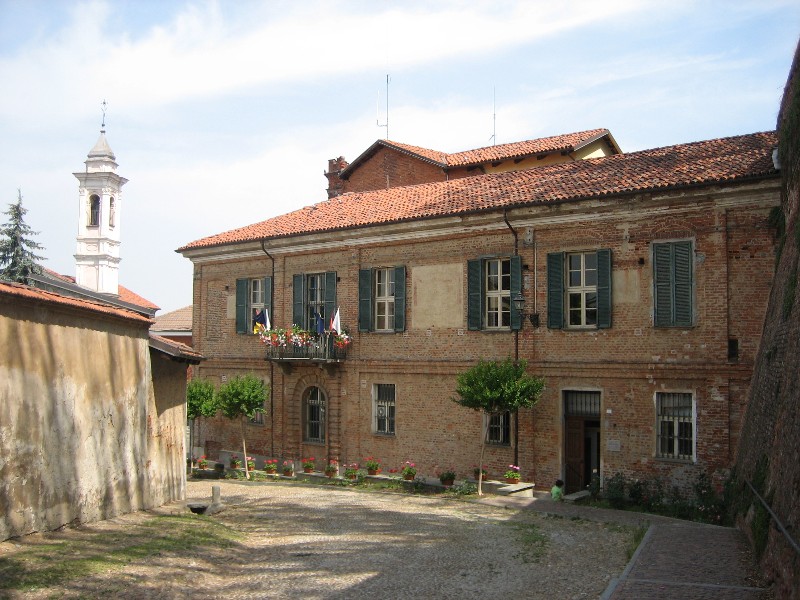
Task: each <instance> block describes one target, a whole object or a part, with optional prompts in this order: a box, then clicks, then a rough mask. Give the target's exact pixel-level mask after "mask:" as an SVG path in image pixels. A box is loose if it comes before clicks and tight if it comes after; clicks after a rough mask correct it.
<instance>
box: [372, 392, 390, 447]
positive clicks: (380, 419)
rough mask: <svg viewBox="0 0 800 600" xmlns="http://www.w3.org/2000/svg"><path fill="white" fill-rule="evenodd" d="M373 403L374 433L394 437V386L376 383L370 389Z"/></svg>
mask: <svg viewBox="0 0 800 600" xmlns="http://www.w3.org/2000/svg"><path fill="white" fill-rule="evenodd" d="M372 394H373V398H374V402H375V413H374V414H375V433H383V434H385V435H394V409H395V385H394V384H393V383H376V384H375V385H374V386H373V387H372Z"/></svg>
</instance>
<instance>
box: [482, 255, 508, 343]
mask: <svg viewBox="0 0 800 600" xmlns="http://www.w3.org/2000/svg"><path fill="white" fill-rule="evenodd" d="M483 282H484V294H485V297H486V305H485V306H486V313H485V315H484V323H485V324H486V328H487V329H498V328H501V327H503V328H507V327H510V326H511V260H510V259H508V258H493V259H487V260H485V261H484V279H483Z"/></svg>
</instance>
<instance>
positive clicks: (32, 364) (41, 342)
mask: <svg viewBox="0 0 800 600" xmlns="http://www.w3.org/2000/svg"><path fill="white" fill-rule="evenodd" d="M73 304H76V305H77V304H80V302H79V301H75V302H74V303H73ZM111 312H113V311H111ZM141 321H142V322H140V321H137V320H127V319H124V318H119V317H113V316H109V315H102V314H98V313H97V312H94V311H92V310H87V309H85V308H80V307H76V306H61V305H55V304H51V303H48V302H39V301H35V300H31V301H28V300H27V299H24V298H22V299H21V298H18V297H12V298H9V297H6V296H5V295H2V294H0V540H2V539H6V538H9V537H13V536H19V535H24V534H28V533H31V532H35V531H42V530H51V529H56V528H58V527H60V526H62V525H65V524H68V523H73V522H88V521H95V520H99V519H106V518H109V517H112V516H114V515H118V514H122V513H127V512H131V511H135V510H141V509H145V508H150V507H153V506H157V505H160V504H163V503H164V502H167V501H170V500H174V499H177V498H181V497H183V494H184V482H185V463H184V459H183V427H184V423H185V404H184V398H185V393H181V392H180V391H179V390H178V386H179V385H180V384H179V383H178V380H177V375H175V371H174V370H173V369H176V368H177V372H178V373H180V374H182V375H183V376H184V384H183V385H184V386H185V365H179V364H178V363H174V366H172V365H170V366H167V365H164V366H163V368H162V367H161V366H157V367H156V368H154V369H153V373H152V374H151V355H150V350H149V347H148V332H147V327H148V325H149V321H147V320H146V319H141ZM164 371H166V372H167V373H168V376H167V377H161V376H159V373H162V374H163V372H164ZM153 377H155V378H156V379H158V380H159V384H158V385H156V386H154V382H153ZM170 387H171V388H172V389H168V388H170ZM159 388H160V389H159ZM184 389H185V388H184ZM162 392H163V393H162Z"/></svg>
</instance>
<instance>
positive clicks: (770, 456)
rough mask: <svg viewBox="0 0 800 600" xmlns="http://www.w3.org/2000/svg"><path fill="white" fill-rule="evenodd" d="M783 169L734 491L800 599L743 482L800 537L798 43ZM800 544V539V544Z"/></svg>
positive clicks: (763, 551) (793, 567) (796, 565)
mask: <svg viewBox="0 0 800 600" xmlns="http://www.w3.org/2000/svg"><path fill="white" fill-rule="evenodd" d="M778 128H779V131H780V140H781V141H780V153H779V157H780V162H781V170H782V174H783V182H784V186H783V194H782V198H781V207H780V209H779V210H777V211H775V212H774V213H773V216H772V218H773V221H774V222H775V223H777V224H778V229H779V233H780V238H779V242H778V246H779V252H780V255H779V259H778V261H777V264H776V266H775V281H774V285H773V287H772V292H771V294H770V298H769V308H768V310H767V316H766V319H765V321H764V334H763V337H762V338H761V346H760V348H759V353H758V358H757V361H756V366H755V372H754V376H753V385H752V392H751V395H750V401H749V406H748V409H747V413H746V416H745V419H744V426H743V428H742V438H741V442H740V444H739V448H738V454H737V460H736V471H735V474H736V479H735V480H734V485H733V490H734V497H735V500H736V504H735V506H736V509H737V516H738V523H739V525H740V527H742V528H743V529H744V531H745V532H746V533H747V534H748V535H749V536H750V538H751V541H752V542H753V544H754V546H755V548H756V551H757V553H758V555H759V557H760V558H761V566H762V569H763V572H764V574H765V575H766V576H767V577H769V578H771V579H774V580H775V582H776V583H775V585H776V590H775V597H776V598H800V554H798V553H797V551H795V550H794V549H793V548H792V547H791V546H790V544H789V543H788V542H787V541H786V539H785V538H784V536H783V534H782V533H781V532H780V531H779V530H778V529H777V528H776V527H775V526H773V525H772V524H771V520H770V517H769V514H768V512H767V511H766V509H764V508H763V507H762V506H761V504H760V502H758V501H757V500H756V499H755V497H754V496H753V494H752V493H751V491H750V489H749V487H748V486H747V484H746V483H745V481H749V482H750V483H752V484H753V485H754V487H755V488H756V489H757V491H758V493H759V494H760V495H761V496H762V497H764V498H766V500H767V502H768V504H769V505H770V506H771V508H772V510H773V511H774V512H775V513H776V514H777V516H778V518H779V519H780V521H781V522H782V523H783V524H784V526H785V527H786V528H787V529H788V530H789V532H790V534H791V535H792V536H793V538H794V540H795V542H799V541H800V404H799V402H800V293H799V292H800V290H798V287H797V279H798V275H800V272H798V271H799V269H798V261H799V260H800V224H799V223H798V213H799V212H800V211H798V208H799V207H800V183H799V182H800V46H798V51H797V53H796V54H795V59H794V64H793V67H792V71H791V73H790V76H789V80H788V83H787V86H786V91H785V94H784V99H783V104H782V108H781V113H780V118H779V121H778ZM799 543H800V542H799Z"/></svg>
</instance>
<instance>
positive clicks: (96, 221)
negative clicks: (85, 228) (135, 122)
mask: <svg viewBox="0 0 800 600" xmlns="http://www.w3.org/2000/svg"><path fill="white" fill-rule="evenodd" d="M88 225H89V227H99V226H100V196H98V195H97V194H92V195H91V196H89V223H88Z"/></svg>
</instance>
